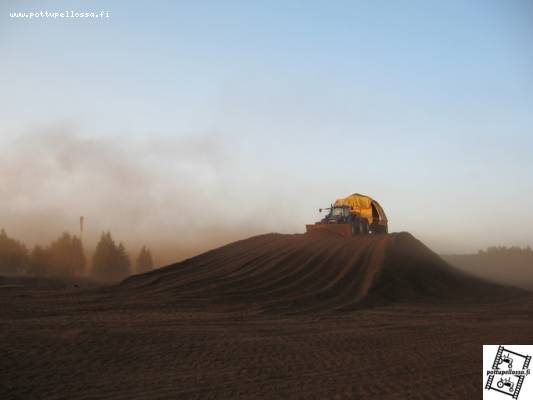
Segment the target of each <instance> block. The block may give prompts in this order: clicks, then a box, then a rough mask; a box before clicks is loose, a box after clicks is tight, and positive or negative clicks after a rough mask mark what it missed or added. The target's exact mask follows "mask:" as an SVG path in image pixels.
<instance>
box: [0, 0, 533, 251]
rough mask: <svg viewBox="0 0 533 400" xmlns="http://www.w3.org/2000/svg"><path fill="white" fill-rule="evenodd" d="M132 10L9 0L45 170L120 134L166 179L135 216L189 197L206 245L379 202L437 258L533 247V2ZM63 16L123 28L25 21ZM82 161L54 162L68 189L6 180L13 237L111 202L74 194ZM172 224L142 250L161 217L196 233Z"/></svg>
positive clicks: (22, 130)
mask: <svg viewBox="0 0 533 400" xmlns="http://www.w3.org/2000/svg"><path fill="white" fill-rule="evenodd" d="M132 3H133V2H127V1H124V2H119V1H91V2H82V1H78V2H71V1H66V2H60V1H59V2H58V1H38V2H37V1H34V2H31V1H25V2H17V1H12V2H9V1H8V2H2V5H0V12H1V14H2V15H1V17H0V54H1V60H2V61H1V63H0V87H1V89H0V133H1V141H0V150H1V153H2V154H4V153H6V152H10V150H13V149H14V150H21V149H26V150H24V151H29V150H27V149H30V148H32V143H34V147H33V148H34V149H35V153H33V152H31V151H30V153H31V154H28V155H27V156H28V157H31V158H32V159H35V158H37V159H38V160H41V161H42V159H43V158H46V157H48V156H49V154H50V153H52V154H55V153H54V152H57V151H58V145H57V144H50V143H49V142H47V143H48V144H47V146H50V147H46V146H44V147H43V146H41V145H39V144H38V143H40V140H42V138H43V137H46V136H47V135H51V134H54V132H55V133H57V132H58V131H59V132H61V135H65V136H67V137H70V138H73V140H78V141H84V140H85V141H87V140H93V141H96V142H97V143H103V144H104V145H105V143H107V144H108V147H109V148H111V149H116V151H120V152H121V154H122V155H121V157H122V160H123V161H122V164H124V165H127V166H128V167H130V166H131V165H133V166H134V167H135V168H137V169H139V170H138V171H136V173H138V174H141V175H142V176H145V175H149V176H150V177H151V179H152V180H154V181H157V182H158V186H157V188H158V190H159V192H157V193H150V195H149V196H148V197H147V198H143V200H142V201H139V203H135V200H133V199H132V196H130V195H129V194H127V193H126V194H124V196H125V197H126V198H128V201H129V202H130V203H131V204H129V206H130V208H131V210H139V209H141V208H143V207H146V208H147V209H160V207H161V204H162V203H161V202H163V203H164V204H165V206H164V207H165V209H166V210H169V209H172V208H173V200H172V199H176V196H177V197H178V199H176V203H175V205H174V206H175V208H176V209H179V216H180V218H189V220H190V221H191V223H193V224H194V225H195V227H196V231H197V236H198V237H199V238H201V237H203V236H202V231H205V230H210V231H211V230H212V229H213V226H212V225H216V227H217V228H216V229H220V232H224V231H225V230H231V231H233V232H240V229H241V228H242V229H244V231H243V232H246V234H248V233H258V232H262V231H265V230H279V231H283V232H295V231H299V230H300V231H301V230H302V229H303V224H304V223H305V222H310V221H313V220H316V219H317V218H318V214H317V212H316V208H318V207H319V206H323V205H327V204H329V202H331V201H332V200H334V199H335V198H336V197H341V196H345V195H348V194H350V193H352V192H354V191H359V192H363V193H368V194H370V195H373V196H375V197H376V198H377V199H378V200H380V201H381V202H382V203H383V206H384V207H385V209H386V211H387V212H388V214H389V217H390V220H391V228H392V230H395V231H396V230H407V231H411V232H413V233H414V234H415V235H417V236H418V237H420V238H421V239H422V240H424V241H426V242H427V243H428V244H430V245H431V246H432V247H433V248H435V249H436V250H437V251H442V252H454V251H470V250H475V249H477V248H479V247H481V246H486V245H491V244H519V245H525V244H528V243H529V244H533V210H532V209H531V206H530V204H529V203H530V202H531V201H530V199H531V198H532V197H533V172H532V171H533V157H531V154H532V151H533V112H532V110H533V74H532V71H533V3H531V2H530V1H512V2H511V1H503V0H501V1H468V2H467V1H372V2H370V1H367V2H355V1H344V2H341V1H337V2H331V1H320V2H318V1H305V2H304V1H301V2H296V1H289V2H287V1H268V2H267V1H242V2H237V1H225V2H222V1H198V2H179V1H176V2H170V1H168V2H163V1H145V2H135V4H132ZM63 9H65V10H75V11H93V10H94V11H100V10H108V11H109V12H110V15H111V18H109V19H104V20H72V19H71V20H59V19H58V20H21V19H11V18H10V17H9V12H11V11H38V10H48V11H56V10H63ZM21 141H23V142H24V144H21ZM52 142H53V141H52ZM53 143H55V142H53ZM191 143H192V144H191ZM72 145H73V146H75V145H74V144H72ZM173 146H176V149H177V150H176V153H172V152H171V151H165V148H174V147H173ZM82 147H83V146H82ZM43 148H44V149H49V152H48V153H46V154H44V155H43V150H42V149H43ZM204 150H205V155H203V156H202V152H203V151H204ZM21 151H22V150H21ZM111 152H112V151H111ZM191 153H193V156H191ZM24 154H27V153H24ZM175 154H181V158H180V161H179V163H178V161H176V160H175V157H174V155H175ZM213 157H214V158H217V160H218V161H216V162H215V163H214V164H213V162H212V158H213ZM80 158H81V156H80ZM140 158H141V160H140V161H139V159H140ZM23 160H24V157H12V160H11V161H10V162H11V164H9V165H7V167H6V166H4V170H8V169H9V168H11V169H16V166H17V165H18V164H20V168H25V167H24V161H23ZM4 162H5V161H4ZM5 163H6V162H5ZM73 163H74V164H75V166H74V167H73V168H74V169H75V170H76V171H77V172H76V178H74V177H73V175H72V174H70V175H69V173H68V172H67V173H65V174H64V173H63V172H62V173H61V175H60V176H61V177H62V178H61V182H60V183H58V182H57V180H58V179H59V175H58V174H59V172H57V171H56V170H55V169H54V168H55V167H57V165H56V164H57V163H56V164H54V163H52V164H53V165H55V167H53V166H50V165H51V164H46V163H44V165H49V168H50V171H49V174H46V177H44V178H43V179H45V180H48V181H49V182H51V183H52V182H53V184H54V185H59V186H61V190H59V194H58V193H55V194H54V195H50V192H48V191H47V189H46V188H47V187H50V185H45V186H44V188H43V189H42V190H43V192H36V191H35V189H33V186H32V185H28V186H27V187H25V186H24V185H23V184H21V181H20V179H18V178H17V179H11V180H7V179H6V178H4V191H5V192H7V191H9V192H10V193H13V192H16V193H17V196H12V197H11V200H10V203H9V204H8V207H3V210H2V211H0V218H2V219H3V220H4V221H7V222H6V223H5V224H6V225H8V226H7V228H10V229H11V230H12V231H15V232H17V233H19V234H20V235H21V236H25V235H27V234H28V235H29V234H30V233H29V232H27V231H28V228H21V227H20V226H17V224H16V222H15V220H18V221H20V220H21V219H24V215H28V214H32V215H35V214H43V215H44V214H46V215H54V218H53V219H54V220H56V221H57V220H61V218H60V216H59V214H60V213H62V212H63V213H64V214H66V215H69V218H70V215H71V214H72V215H74V214H76V213H80V212H83V211H79V210H78V209H77V208H81V209H84V210H87V209H91V207H92V206H93V204H94V201H93V200H94V197H95V196H96V197H98V196H97V195H95V194H94V192H95V191H96V192H98V190H96V189H95V188H94V187H93V188H91V192H90V194H89V193H80V189H79V188H78V189H76V192H75V193H76V194H77V195H79V196H80V197H81V198H84V199H86V198H90V199H91V201H87V202H86V203H84V202H83V201H81V200H80V202H81V203H80V204H78V206H74V205H73V203H72V196H73V189H72V188H71V187H70V185H71V184H72V182H73V180H76V179H77V180H79V181H81V182H83V180H84V176H85V175H84V174H85V172H83V168H89V167H87V166H86V167H82V166H81V164H80V163H79V162H78V161H76V159H75V160H74V161H73ZM76 163H78V164H76ZM177 163H178V164H179V165H178V164H177ZM29 164H31V163H29ZM37 164H38V165H39V167H35V168H40V169H42V168H45V169H46V168H47V167H46V166H44V167H43V163H37ZM26 168H31V165H30V166H27V167H26ZM59 169H60V170H61V168H59ZM54 171H55V172H54ZM106 179H109V177H107V178H106ZM185 182H188V184H187V185H185ZM191 182H192V183H191ZM165 185H168V187H174V186H176V187H180V188H183V187H185V186H186V189H182V190H181V191H180V192H179V194H176V193H174V192H173V190H169V189H168V187H167V188H165ZM111 186H112V185H111ZM117 186H119V187H120V185H117ZM152 190H155V189H152ZM158 193H161V195H160V196H159V195H158ZM219 193H224V196H223V198H222V199H220V198H217V199H214V198H213V197H214V196H218V194H219ZM108 195H109V193H108ZM118 197H119V198H121V196H118ZM137 197H138V196H137ZM197 197H200V198H204V199H212V200H211V202H210V201H209V200H206V201H205V203H203V202H202V205H203V206H205V205H209V207H211V208H210V212H212V213H214V216H213V218H207V220H208V221H209V222H203V223H201V222H198V220H197V218H196V217H195V216H197V215H198V213H199V212H201V211H199V210H198V207H199V206H198V204H196V203H197V202H195V201H194V199H196V198H197ZM36 198H43V199H44V200H43V201H41V202H37V201H35V204H32V201H31V199H36ZM184 198H186V199H188V200H189V201H188V202H187V203H186V204H185V205H184V204H183V199H184ZM413 198H414V199H413ZM161 199H164V200H161ZM213 200H215V201H213ZM213 202H214V203H215V204H212V203H213ZM97 203H98V204H99V207H100V209H101V206H102V204H105V199H103V198H102V199H99V200H98V201H97ZM21 204H26V206H21ZM126 208H127V207H126ZM236 209H238V210H239V211H238V212H237V210H236ZM131 210H130V211H131ZM187 210H189V212H187ZM85 212H86V213H87V212H89V213H90V211H85ZM132 213H133V214H135V213H134V212H133V211H132ZM94 214H95V217H94V218H93V220H94V219H96V221H94V225H95V231H98V230H99V229H100V228H104V227H105V226H106V224H107V225H113V226H109V227H110V228H111V229H115V230H116V231H118V232H119V233H121V234H122V235H124V236H127V235H128V234H130V233H131V230H130V229H129V228H128V226H127V223H126V222H124V221H125V220H128V221H129V218H130V217H131V215H130V214H128V217H127V218H126V217H125V216H123V217H122V218H121V217H120V215H118V216H115V217H116V220H113V219H111V221H112V222H109V218H107V217H106V218H103V217H101V216H96V215H97V214H98V213H97V212H96V210H94ZM115 214H116V213H115ZM119 214H120V213H119ZM133 214H132V215H133ZM140 214H142V213H140V212H139V215H140ZM189 214H190V215H189ZM135 215H137V214H135ZM170 215H171V216H173V217H172V218H169V214H168V212H166V213H161V212H160V211H158V212H153V213H150V214H149V215H143V216H142V217H139V216H138V217H136V218H138V219H136V220H135V221H136V223H137V224H141V222H142V224H144V225H142V226H144V227H145V230H144V231H143V230H140V231H139V232H136V233H135V235H132V236H131V240H132V241H135V240H141V239H142V235H143V234H146V232H149V234H150V235H153V232H155V231H157V230H158V227H160V226H166V227H167V230H166V231H165V234H166V235H167V236H168V235H170V234H172V233H173V232H174V233H175V234H176V235H178V236H179V235H180V234H181V233H182V232H183V230H184V229H186V228H184V226H182V225H180V224H179V223H176V224H175V226H174V225H173V224H172V222H171V221H172V220H173V218H174V216H176V218H177V215H178V214H175V213H174V212H170ZM184 215H185V217H184ZM193 215H194V216H193ZM225 215H226V216H227V217H222V216H225ZM43 218H44V217H43ZM169 219H170V221H169ZM113 221H114V222H113ZM213 221H214V222H213ZM114 225H117V227H115V226H114ZM118 225H120V226H122V228H120V227H118ZM24 226H26V225H24ZM243 227H244V228H243ZM55 229H60V227H59V226H57V227H56V228H55ZM243 234H244V233H243ZM220 235H221V237H223V236H224V235H223V233H220ZM232 235H233V236H231V235H229V236H231V237H232V238H233V237H236V236H239V234H237V233H233V234H232ZM193 236H194V235H193ZM229 236H228V237H229ZM30 237H31V235H30ZM31 239H33V240H37V238H35V237H31ZM191 240H192V239H191ZM217 240H218V242H221V241H223V239H220V238H219V239H217ZM218 242H217V243H218ZM206 246H207V244H206ZM201 247H202V245H198V248H201Z"/></svg>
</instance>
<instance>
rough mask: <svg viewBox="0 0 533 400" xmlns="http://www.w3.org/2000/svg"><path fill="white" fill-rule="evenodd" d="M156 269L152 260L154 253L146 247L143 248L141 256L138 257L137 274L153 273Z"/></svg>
mask: <svg viewBox="0 0 533 400" xmlns="http://www.w3.org/2000/svg"><path fill="white" fill-rule="evenodd" d="M153 267H154V261H153V260H152V253H150V249H148V248H147V247H146V246H143V247H142V248H141V251H140V252H139V255H138V256H137V262H136V272H137V273H140V274H141V273H143V272H148V271H151V270H152V268H153Z"/></svg>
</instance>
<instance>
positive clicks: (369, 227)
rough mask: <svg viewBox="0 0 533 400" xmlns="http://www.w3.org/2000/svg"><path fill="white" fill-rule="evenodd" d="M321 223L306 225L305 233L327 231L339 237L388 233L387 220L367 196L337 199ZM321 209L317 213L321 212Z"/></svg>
mask: <svg viewBox="0 0 533 400" xmlns="http://www.w3.org/2000/svg"><path fill="white" fill-rule="evenodd" d="M324 210H328V214H327V215H326V216H325V217H324V218H322V220H321V221H319V222H317V223H315V224H313V225H306V226H305V228H306V232H307V233H314V232H323V231H329V232H333V233H337V234H339V235H341V236H354V235H365V234H369V233H372V234H376V233H388V230H389V228H388V220H387V216H386V215H385V211H383V208H382V207H381V206H380V205H379V203H378V202H377V201H376V200H374V199H372V198H371V197H369V196H365V195H362V194H359V193H354V194H352V195H350V196H348V197H346V198H343V199H337V200H336V201H335V203H333V204H332V205H331V207H329V208H325V209H324ZM322 211H323V209H322V208H321V209H320V210H319V212H322Z"/></svg>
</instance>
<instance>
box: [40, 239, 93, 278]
mask: <svg viewBox="0 0 533 400" xmlns="http://www.w3.org/2000/svg"><path fill="white" fill-rule="evenodd" d="M46 259H47V264H48V271H49V272H50V274H52V275H59V276H77V275H81V274H82V273H83V272H84V270H85V254H84V253H83V246H82V243H81V240H80V238H78V237H77V236H74V235H71V234H70V233H68V232H65V233H63V235H61V237H60V238H59V239H57V240H56V241H54V242H52V243H51V244H50V246H48V247H47V248H46Z"/></svg>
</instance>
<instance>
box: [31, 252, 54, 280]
mask: <svg viewBox="0 0 533 400" xmlns="http://www.w3.org/2000/svg"><path fill="white" fill-rule="evenodd" d="M48 258H49V257H48V252H47V251H46V249H43V248H42V247H41V246H35V247H34V248H33V250H32V252H31V253H30V260H29V263H28V273H29V274H31V275H36V276H44V275H48V274H49V273H50V271H49V269H50V261H49V259H48Z"/></svg>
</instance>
